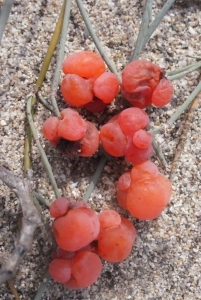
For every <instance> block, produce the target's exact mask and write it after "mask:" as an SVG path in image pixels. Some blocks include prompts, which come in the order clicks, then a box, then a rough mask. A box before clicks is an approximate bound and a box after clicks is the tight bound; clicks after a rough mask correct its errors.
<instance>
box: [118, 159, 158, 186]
mask: <svg viewBox="0 0 201 300" xmlns="http://www.w3.org/2000/svg"><path fill="white" fill-rule="evenodd" d="M125 174H126V173H125ZM158 175H159V171H158V167H157V166H156V165H155V164H154V163H153V162H151V161H145V162H143V163H141V164H135V165H134V166H133V168H132V170H131V172H130V177H131V182H132V184H133V183H135V182H137V181H138V180H142V179H154V178H156V177H157V176H158ZM122 176H123V175H122ZM120 178H121V177H120Z"/></svg>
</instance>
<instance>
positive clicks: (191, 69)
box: [167, 62, 201, 81]
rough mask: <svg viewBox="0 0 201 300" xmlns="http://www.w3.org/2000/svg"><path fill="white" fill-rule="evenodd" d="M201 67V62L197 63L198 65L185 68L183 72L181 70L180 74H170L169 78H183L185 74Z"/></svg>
mask: <svg viewBox="0 0 201 300" xmlns="http://www.w3.org/2000/svg"><path fill="white" fill-rule="evenodd" d="M200 67H201V62H199V63H197V64H196V65H194V66H192V67H191V68H188V69H186V70H184V71H183V72H179V73H178V74H174V75H172V76H168V77H167V78H168V79H169V80H171V81H172V80H175V79H178V78H181V77H183V76H186V75H188V74H190V73H191V72H193V71H195V70H197V69H199V68H200Z"/></svg>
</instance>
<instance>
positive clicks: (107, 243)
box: [98, 218, 136, 262]
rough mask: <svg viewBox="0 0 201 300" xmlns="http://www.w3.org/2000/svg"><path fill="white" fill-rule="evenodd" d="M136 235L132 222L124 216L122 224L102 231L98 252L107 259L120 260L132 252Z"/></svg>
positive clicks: (111, 260)
mask: <svg viewBox="0 0 201 300" xmlns="http://www.w3.org/2000/svg"><path fill="white" fill-rule="evenodd" d="M135 237H136V231H135V228H134V226H133V225H132V223H131V222H130V221H128V220H126V221H125V219H124V218H122V221H121V224H120V225H118V226H114V227H111V228H107V229H106V230H104V229H103V230H101V231H100V234H99V237H98V253H99V255H100V256H101V257H102V258H103V259H105V260H107V261H110V262H120V261H122V260H124V259H126V258H127V257H128V255H129V254H130V252H131V250H132V245H133V243H134V240H135Z"/></svg>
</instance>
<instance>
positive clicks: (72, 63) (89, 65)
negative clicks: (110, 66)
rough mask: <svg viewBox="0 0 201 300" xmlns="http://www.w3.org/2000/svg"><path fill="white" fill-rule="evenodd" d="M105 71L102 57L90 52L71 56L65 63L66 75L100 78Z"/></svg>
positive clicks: (64, 70)
mask: <svg viewBox="0 0 201 300" xmlns="http://www.w3.org/2000/svg"><path fill="white" fill-rule="evenodd" d="M105 71H106V67H105V63H104V61H103V59H102V57H101V56H100V55H98V54H96V53H94V52H90V51H81V52H77V53H74V54H71V55H69V56H68V58H67V59H66V60H65V61H64V63H63V72H64V74H77V75H79V76H80V77H84V78H91V77H98V76H100V75H101V74H103V73H104V72H105Z"/></svg>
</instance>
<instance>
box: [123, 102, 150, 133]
mask: <svg viewBox="0 0 201 300" xmlns="http://www.w3.org/2000/svg"><path fill="white" fill-rule="evenodd" d="M118 121H119V125H120V127H121V129H122V130H123V132H124V133H125V134H126V135H131V134H134V133H135V132H136V131H138V130H140V129H142V128H145V127H146V126H147V125H148V124H149V117H148V115H147V114H146V113H145V112H144V111H143V110H142V109H140V108H137V107H131V108H127V109H124V110H123V111H122V112H121V113H120V114H119V119H118Z"/></svg>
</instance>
